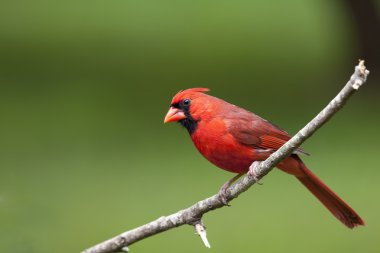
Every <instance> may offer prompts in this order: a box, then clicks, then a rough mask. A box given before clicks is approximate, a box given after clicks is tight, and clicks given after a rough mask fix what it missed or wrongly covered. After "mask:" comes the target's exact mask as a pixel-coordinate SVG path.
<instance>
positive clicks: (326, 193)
mask: <svg viewBox="0 0 380 253" xmlns="http://www.w3.org/2000/svg"><path fill="white" fill-rule="evenodd" d="M288 159H292V161H289V160H288V162H289V163H282V165H281V166H279V167H280V169H282V170H284V171H286V172H288V173H291V174H293V175H295V176H296V178H297V179H298V180H299V181H300V182H301V183H302V184H303V185H304V186H305V187H306V188H307V189H309V191H310V192H311V193H313V195H314V196H315V197H316V198H317V199H318V200H319V201H320V202H321V203H322V204H323V205H324V206H325V207H326V208H327V209H328V210H329V211H330V212H331V213H332V214H333V215H334V216H335V217H336V218H337V219H338V220H340V221H341V222H342V223H343V224H344V225H346V226H347V227H349V228H354V227H356V226H364V221H363V219H362V218H360V216H359V215H358V214H357V213H356V212H355V211H354V210H353V209H352V208H351V207H350V206H349V205H348V204H347V203H346V202H344V201H343V200H342V199H341V198H340V197H339V196H338V195H336V193H334V192H333V191H332V190H331V189H330V188H329V187H328V186H327V185H325V184H324V183H323V182H322V181H321V180H320V179H319V178H318V177H317V176H316V175H315V174H313V173H312V172H311V171H310V170H309V169H308V168H307V167H306V165H305V164H304V163H303V162H302V161H301V159H300V158H299V157H298V156H295V155H294V156H292V157H291V158H288ZM285 161H286V160H285ZM295 161H297V165H298V166H297V165H296V168H297V167H298V168H297V169H295V167H294V165H295V163H294V162H295ZM287 165H292V166H291V169H289V166H287ZM295 172H296V173H295Z"/></svg>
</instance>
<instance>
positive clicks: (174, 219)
mask: <svg viewBox="0 0 380 253" xmlns="http://www.w3.org/2000/svg"><path fill="white" fill-rule="evenodd" d="M368 75H369V71H368V70H366V68H365V66H364V61H359V64H358V66H356V67H355V72H354V74H353V75H352V76H351V78H350V80H349V81H348V82H347V84H346V85H345V86H344V87H343V89H342V90H341V91H340V92H339V93H338V95H337V96H336V97H335V98H334V99H333V100H332V101H331V102H330V103H329V104H328V105H327V106H326V107H325V108H324V109H323V110H322V111H321V112H320V113H319V114H318V115H317V116H316V117H315V118H314V119H313V120H311V121H310V123H308V124H307V125H306V126H305V127H304V128H302V129H301V130H300V131H299V132H298V133H297V134H296V135H295V136H294V137H293V138H291V139H290V140H289V141H288V142H287V143H285V144H284V145H283V146H282V147H281V148H280V149H278V150H277V151H276V152H274V153H273V154H272V155H271V156H270V157H269V158H268V159H266V160H265V161H263V162H260V163H259V164H255V166H253V172H254V175H255V177H252V176H249V175H247V176H244V177H243V178H242V179H241V180H240V181H239V182H237V183H236V184H234V185H232V186H231V187H230V189H229V191H227V193H228V194H227V199H228V200H229V201H231V200H232V199H234V198H236V197H238V196H239V195H240V194H241V193H242V192H244V191H246V190H248V188H249V187H251V186H252V185H253V184H255V183H256V182H257V180H258V179H260V178H262V177H264V176H265V175H266V174H268V173H269V172H270V171H271V170H272V168H273V167H274V166H276V165H277V164H278V163H279V162H281V161H282V160H283V159H285V158H286V157H287V156H289V155H290V154H291V153H292V152H293V151H295V150H296V149H297V148H298V147H299V146H300V145H301V144H302V143H303V142H304V141H305V140H306V139H307V138H309V137H310V136H311V135H312V134H313V133H314V132H315V131H317V130H318V128H320V127H321V126H322V125H324V124H325V123H326V122H327V121H328V120H329V119H330V118H331V117H332V116H333V115H334V114H335V113H336V112H337V111H339V110H340V109H341V108H342V107H343V106H344V104H345V103H346V102H347V100H348V99H349V98H350V96H351V95H352V94H354V93H355V92H356V91H357V90H358V89H359V88H360V87H361V86H362V85H363V84H364V83H365V81H366V79H367V76H368ZM223 206H224V205H223V203H221V202H220V200H219V198H218V195H214V196H212V197H209V198H207V199H205V200H201V201H199V202H197V203H196V204H194V205H193V206H191V207H189V208H186V209H183V210H180V211H178V212H176V213H174V214H171V215H169V216H163V217H161V218H159V219H157V220H154V221H152V222H150V223H148V224H145V225H142V226H140V227H137V228H135V229H132V230H129V231H126V232H124V233H122V234H120V235H118V236H116V237H114V238H111V239H109V240H107V241H105V242H102V243H100V244H98V245H96V246H94V247H91V248H89V249H87V250H85V251H83V253H111V252H118V251H120V250H122V249H124V248H125V247H127V246H129V245H131V244H133V243H135V242H138V241H140V240H142V239H145V238H147V237H150V236H152V235H155V234H158V233H161V232H163V231H166V230H169V229H171V228H175V227H178V226H181V225H184V224H189V225H194V224H197V222H199V221H200V220H201V218H202V216H203V215H204V214H205V213H207V212H210V211H211V210H214V209H217V208H221V207H223ZM195 228H196V230H197V232H198V234H200V236H201V238H202V240H203V242H204V243H205V245H206V246H207V245H209V244H208V241H207V238H206V231H205V230H204V229H202V226H200V225H198V227H197V226H196V225H195ZM198 230H199V231H198ZM202 234H203V236H202Z"/></svg>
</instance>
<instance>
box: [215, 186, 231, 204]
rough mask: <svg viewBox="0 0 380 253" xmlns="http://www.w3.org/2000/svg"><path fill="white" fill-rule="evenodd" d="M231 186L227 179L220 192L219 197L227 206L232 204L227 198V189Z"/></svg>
mask: <svg viewBox="0 0 380 253" xmlns="http://www.w3.org/2000/svg"><path fill="white" fill-rule="evenodd" d="M229 187H230V184H229V181H227V182H226V183H224V184H223V186H222V187H221V188H220V190H219V192H218V199H219V200H220V202H222V203H223V205H225V206H231V205H230V204H228V200H227V189H228V188H229Z"/></svg>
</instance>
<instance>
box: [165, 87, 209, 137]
mask: <svg viewBox="0 0 380 253" xmlns="http://www.w3.org/2000/svg"><path fill="white" fill-rule="evenodd" d="M207 91H209V89H207V88H191V89H187V90H182V91H180V92H178V93H177V94H176V95H175V96H174V97H173V99H172V102H171V104H170V108H169V111H168V113H167V114H166V116H165V119H164V123H168V122H179V123H181V125H182V126H184V127H185V128H186V129H187V130H188V131H189V133H190V134H192V133H193V132H194V131H195V129H196V127H197V122H198V121H199V120H200V119H201V115H202V113H203V112H204V111H205V110H206V108H207V106H208V99H207V97H208V96H207V95H206V94H204V92H207Z"/></svg>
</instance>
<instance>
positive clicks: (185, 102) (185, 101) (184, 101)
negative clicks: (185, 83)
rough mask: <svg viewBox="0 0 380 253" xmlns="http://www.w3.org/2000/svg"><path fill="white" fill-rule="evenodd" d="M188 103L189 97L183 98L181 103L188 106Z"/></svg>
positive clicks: (189, 101)
mask: <svg viewBox="0 0 380 253" xmlns="http://www.w3.org/2000/svg"><path fill="white" fill-rule="evenodd" d="M190 103H191V100H190V99H189V98H186V99H184V100H183V105H184V106H189V105H190Z"/></svg>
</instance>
